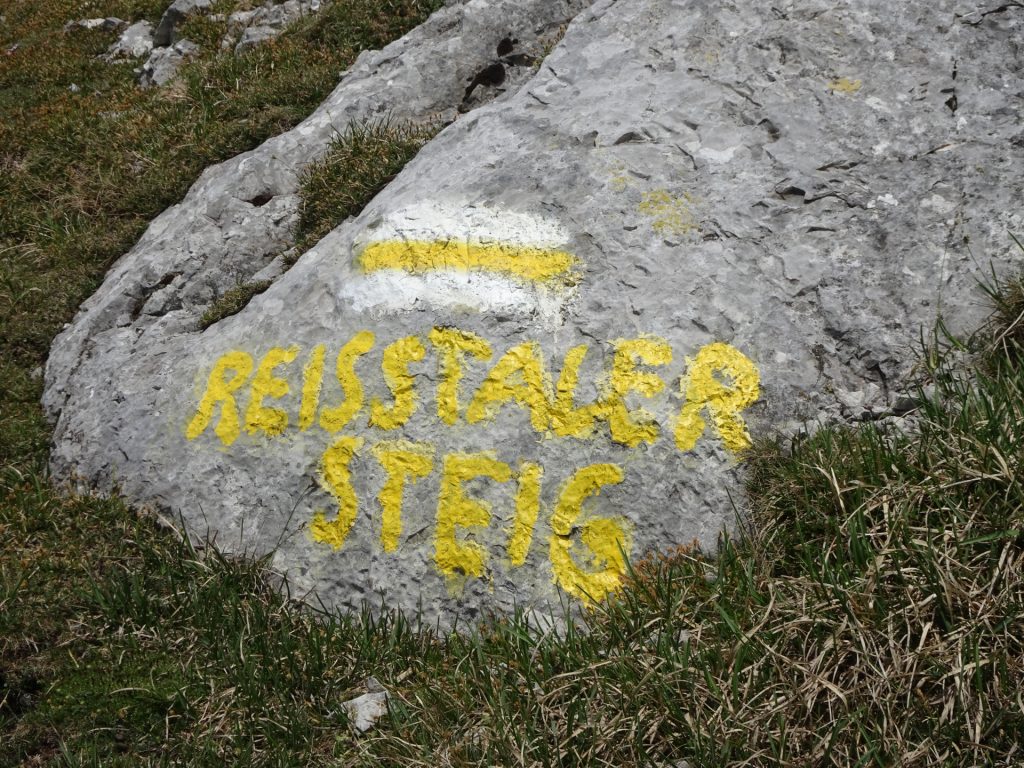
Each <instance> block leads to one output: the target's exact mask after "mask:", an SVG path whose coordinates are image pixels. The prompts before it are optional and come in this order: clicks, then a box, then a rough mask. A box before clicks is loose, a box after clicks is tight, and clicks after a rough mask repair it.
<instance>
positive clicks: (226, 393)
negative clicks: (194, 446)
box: [185, 351, 253, 445]
mask: <svg viewBox="0 0 1024 768" xmlns="http://www.w3.org/2000/svg"><path fill="white" fill-rule="evenodd" d="M252 367H253V361H252V356H251V355H249V354H247V353H245V352H237V351H235V352H227V353H225V354H223V355H221V356H220V358H218V360H217V362H216V363H215V364H214V366H213V370H212V371H210V377H209V378H208V379H207V381H206V391H205V392H203V396H202V398H200V400H199V407H198V408H197V409H196V413H195V415H194V416H193V417H192V419H191V420H190V421H189V423H188V427H186V429H185V437H186V438H188V439H189V440H195V439H196V438H197V437H199V435H201V434H203V432H204V431H206V428H207V427H208V426H209V425H210V422H211V421H212V420H213V411H214V409H215V408H216V407H217V404H218V403H219V404H220V420H219V421H218V422H217V426H215V427H214V428H213V431H214V434H216V435H217V437H219V438H220V441H221V442H222V443H223V444H224V445H231V444H232V443H233V442H235V440H237V439H238V434H239V432H240V425H239V421H238V405H237V403H235V396H234V393H235V392H236V391H237V390H238V389H240V388H241V387H242V385H243V384H245V382H246V381H248V379H249V375H250V374H251V373H252ZM228 371H232V372H233V373H232V376H231V378H230V379H225V378H224V374H226V373H227V372H228Z"/></svg>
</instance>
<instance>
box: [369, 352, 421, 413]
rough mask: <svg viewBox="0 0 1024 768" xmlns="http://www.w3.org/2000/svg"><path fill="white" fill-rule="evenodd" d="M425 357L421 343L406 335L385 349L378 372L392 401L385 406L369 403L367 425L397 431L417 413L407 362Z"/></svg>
mask: <svg viewBox="0 0 1024 768" xmlns="http://www.w3.org/2000/svg"><path fill="white" fill-rule="evenodd" d="M426 354H427V350H426V349H424V347H423V342H421V341H420V340H419V337H417V336H406V337H405V338H404V339H399V340H398V341H396V342H393V343H392V344H389V345H388V347H387V348H386V349H385V350H384V359H383V360H382V361H381V365H380V367H381V370H382V371H384V380H385V381H386V382H387V384H388V389H390V390H391V395H392V397H394V399H395V402H394V405H392V406H390V407H389V406H385V405H384V403H382V402H381V401H380V400H379V399H377V398H376V397H375V398H373V401H372V402H371V403H370V425H371V426H374V427H380V428H381V429H398V428H399V427H401V426H402V425H404V424H405V422H407V421H408V420H409V418H410V417H411V416H412V415H413V413H415V411H416V390H415V389H414V388H413V383H414V379H413V377H412V375H411V374H410V373H409V363H414V362H419V361H420V360H422V359H423V357H424V355H426Z"/></svg>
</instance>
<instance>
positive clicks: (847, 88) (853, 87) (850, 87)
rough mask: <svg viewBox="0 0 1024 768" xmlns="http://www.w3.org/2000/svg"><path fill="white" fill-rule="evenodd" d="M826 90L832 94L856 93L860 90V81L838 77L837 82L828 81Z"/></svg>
mask: <svg viewBox="0 0 1024 768" xmlns="http://www.w3.org/2000/svg"><path fill="white" fill-rule="evenodd" d="M828 88H829V90H830V91H832V92H833V93H856V92H857V91H859V90H860V89H861V81H860V80H851V79H850V78H848V77H840V78H839V79H838V80H830V81H829V84H828Z"/></svg>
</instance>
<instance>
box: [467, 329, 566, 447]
mask: <svg viewBox="0 0 1024 768" xmlns="http://www.w3.org/2000/svg"><path fill="white" fill-rule="evenodd" d="M548 389H549V384H548V382H547V381H546V374H545V370H544V360H543V358H542V356H541V351H540V347H539V346H538V344H537V342H535V341H527V342H524V343H523V344H517V345H516V346H514V347H512V348H511V349H510V350H509V351H508V352H506V353H505V354H504V355H502V356H501V359H499V360H498V362H497V363H495V365H494V368H492V369H491V372H490V373H488V374H487V378H486V379H484V382H483V383H482V384H481V385H480V388H479V389H478V390H477V392H476V395H475V396H474V397H473V402H471V403H470V404H469V408H467V409H466V421H467V422H469V423H470V424H475V423H476V422H478V421H482V420H484V419H485V418H492V417H493V416H494V414H495V413H496V411H497V408H496V406H497V407H500V406H501V405H502V404H504V403H506V402H509V401H514V402H517V403H519V405H521V406H523V407H525V408H528V409H529V410H530V424H531V425H532V426H533V428H534V429H535V430H536V431H538V432H543V431H545V430H546V429H547V428H548V418H549V415H548V407H549V398H548V395H547V390H548Z"/></svg>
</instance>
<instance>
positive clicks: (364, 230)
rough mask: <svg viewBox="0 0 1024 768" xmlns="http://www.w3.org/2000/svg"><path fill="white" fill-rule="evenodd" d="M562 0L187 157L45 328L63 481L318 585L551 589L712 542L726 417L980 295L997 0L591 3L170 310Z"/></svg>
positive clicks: (724, 476)
mask: <svg viewBox="0 0 1024 768" xmlns="http://www.w3.org/2000/svg"><path fill="white" fill-rule="evenodd" d="M570 11H571V9H569V8H565V7H558V8H555V7H554V5H553V4H551V3H547V2H538V3H534V4H529V3H519V2H511V0H510V1H509V2H505V3H499V2H485V1H484V0H473V1H472V2H469V3H466V4H464V5H458V4H456V5H453V6H451V7H448V8H446V9H444V10H443V11H442V12H440V13H439V14H437V15H435V17H433V18H432V19H431V20H430V21H429V22H428V23H427V24H426V25H424V27H422V28H420V29H419V30H416V31H415V32H413V33H412V34H411V35H409V36H408V37H407V38H405V39H404V40H402V41H399V42H398V43H396V44H394V45H392V46H389V47H388V48H387V49H385V50H384V51H383V52H381V53H378V54H372V55H367V56H364V57H361V59H360V61H359V62H358V63H357V65H356V66H355V67H354V68H353V70H352V71H351V72H350V73H349V74H348V75H347V76H346V78H345V80H344V81H343V82H342V84H341V85H340V86H339V88H338V89H337V90H336V91H335V93H334V94H332V96H331V98H330V99H329V100H328V102H327V103H325V105H324V106H323V107H322V108H321V109H320V110H318V111H317V113H316V114H314V115H313V116H312V117H311V118H310V119H309V120H308V121H306V122H305V123H304V124H302V125H301V126H299V127H298V128H296V129H295V130H294V131H292V132H290V133H288V134H286V135H284V136H281V137H278V138H276V139H273V140H271V141H269V142H267V144H265V145H264V146H263V147H261V148H260V149H258V150H256V151H255V152H252V153H247V154H246V155H243V156H240V157H239V158H236V159H235V160H232V161H230V162H228V163H225V164H223V165H221V166H218V167H216V168H214V169H211V170H209V171H207V172H206V173H205V174H204V175H203V177H202V178H201V179H200V180H199V181H198V182H197V184H196V186H195V187H194V188H193V189H192V191H190V193H189V194H188V196H187V197H186V199H185V200H184V201H183V202H182V203H181V204H180V205H179V206H175V207H174V208H172V209H170V210H169V211H167V212H166V213H164V214H163V215H161V216H160V217H159V218H158V219H157V220H155V221H154V222H153V224H152V226H151V227H150V229H149V231H148V232H147V233H146V234H145V235H144V236H143V238H142V240H141V241H140V242H139V244H138V245H137V246H136V247H135V248H134V249H133V250H132V251H131V252H130V253H128V254H127V255H126V256H125V257H124V258H123V259H122V260H121V261H119V262H118V264H116V265H115V267H114V268H113V269H112V270H111V273H110V274H109V275H108V277H107V279H106V281H105V282H104V285H103V286H102V287H101V288H100V290H99V291H98V292H97V293H96V295H94V296H93V297H92V298H91V299H90V300H89V301H88V302H86V304H85V305H84V306H83V308H82V311H81V312H80V314H79V315H78V317H77V318H76V319H75V322H74V323H73V324H72V325H70V326H69V327H68V328H67V329H66V330H65V331H64V333H62V334H61V336H60V337H59V338H58V339H57V340H56V342H55V344H54V347H53V352H52V355H51V358H50V361H49V365H48V368H47V372H46V376H47V388H46V394H45V406H46V408H47V410H48V412H49V413H50V414H51V416H52V417H53V418H55V419H56V422H57V423H56V430H55V438H54V439H55V447H54V451H53V454H52V467H53V472H54V475H55V477H57V478H59V479H77V481H78V482H79V483H80V484H81V485H84V486H89V487H100V488H103V489H109V488H112V487H118V488H120V489H121V491H122V492H123V493H124V494H125V495H126V496H127V497H128V498H129V499H131V500H132V501H136V502H140V503H146V504H150V505H153V506H155V507H157V508H159V509H161V510H162V511H164V512H168V511H169V512H171V513H173V514H175V515H180V516H181V517H182V518H183V519H184V520H185V522H186V524H187V526H188V527H189V529H190V530H191V531H192V532H193V534H195V535H197V536H200V537H202V536H210V537H213V538H214V539H215V541H216V543H217V544H218V545H219V546H221V547H222V548H224V549H227V550H231V551H244V552H248V553H264V552H267V551H271V550H272V551H274V553H275V554H274V564H275V567H276V568H278V569H279V570H280V571H282V572H283V573H284V574H285V575H286V577H287V578H288V579H289V580H290V582H291V584H292V590H293V593H295V592H298V593H302V592H305V591H307V590H308V591H315V592H316V594H317V595H318V597H319V599H322V600H323V601H324V602H325V603H326V604H327V605H334V606H354V605H357V604H358V603H359V602H360V601H364V600H367V601H371V602H375V603H377V602H381V601H383V602H384V603H385V604H388V605H393V606H397V607H400V608H403V609H407V610H415V609H416V608H417V607H420V606H421V607H422V608H423V609H424V610H425V613H426V615H427V618H428V619H434V618H438V619H441V620H442V621H450V620H451V619H452V618H453V617H454V616H456V615H462V616H464V617H471V616H473V615H475V614H476V613H477V612H478V611H479V610H480V609H482V608H497V609H500V610H509V609H511V608H512V607H513V606H514V605H518V606H521V607H524V608H526V609H531V610H537V611H540V612H545V611H551V610H555V611H557V610H558V608H557V605H558V603H559V602H560V601H561V600H563V599H564V597H565V595H569V596H571V597H572V598H581V599H585V597H586V595H587V594H590V595H592V596H600V595H602V594H604V593H606V592H607V591H608V590H609V589H612V588H614V586H615V585H616V584H617V583H618V581H619V579H620V578H621V575H622V569H623V564H622V552H623V551H624V552H625V553H627V554H629V555H631V556H633V557H639V556H640V555H642V554H644V553H646V552H650V551H656V550H664V549H667V548H671V547H675V546H680V545H688V544H690V543H692V542H693V541H694V540H696V541H698V542H699V543H701V544H703V545H704V546H707V547H711V546H713V544H714V542H715V538H716V536H717V535H718V533H719V531H720V530H721V528H722V527H723V526H728V525H729V524H730V523H731V522H732V521H733V519H734V514H735V510H736V508H737V505H740V504H741V503H742V486H741V477H742V471H741V470H742V464H741V458H742V450H743V448H744V447H745V446H746V445H747V444H748V441H749V439H750V435H751V434H755V435H756V434H771V433H773V432H776V431H792V430H796V429H799V428H801V427H802V426H803V425H804V424H805V423H806V422H808V421H813V420H815V419H816V418H820V417H822V416H830V415H834V414H839V413H841V412H842V409H845V408H851V407H856V408H863V407H865V404H866V402H867V400H868V399H873V400H877V401H878V402H879V403H881V404H884V403H885V402H887V401H893V400H894V399H895V398H896V396H897V394H898V392H897V389H898V386H899V384H898V382H899V381H900V379H901V377H902V376H903V375H904V374H905V373H906V372H907V371H908V368H909V366H910V365H911V363H912V362H913V360H912V357H911V352H910V351H911V350H912V349H913V348H914V345H915V343H916V341H917V339H918V337H919V333H920V329H921V327H922V325H923V326H928V325H930V324H931V323H932V322H933V321H934V320H935V318H936V316H937V315H938V314H939V313H941V314H943V315H944V316H945V318H946V319H947V321H949V322H950V323H951V324H952V325H953V326H961V327H969V326H970V325H972V324H973V323H975V322H976V321H977V320H978V319H979V318H980V316H981V314H982V312H983V309H982V307H981V303H980V302H979V300H978V299H979V291H978V289H977V288H976V286H975V283H974V278H975V275H976V274H977V273H978V272H979V271H981V270H984V269H985V268H986V267H987V263H988V259H995V260H996V262H997V263H998V264H999V265H1000V269H1006V268H1007V266H1008V264H1009V261H1010V259H1011V258H1012V255H1011V254H1012V251H1011V249H1010V247H1009V242H1008V237H1007V233H1008V232H1012V231H1019V230H1020V227H1021V224H1022V220H1021V213H1020V212H1021V210H1022V207H1021V202H1022V200H1021V190H1022V189H1024V166H1022V164H1021V163H1020V161H1019V153H1020V151H1021V146H1022V144H1024V129H1022V127H1021V124H1020V113H1019V109H1020V99H1021V96H1022V93H1024V79H1022V77H1021V72H1024V68H1022V64H1024V61H1022V57H1024V54H1022V49H1021V48H1020V46H1019V45H1018V42H1017V41H1018V40H1019V39H1020V34H1021V31H1022V26H1024V11H1021V10H1019V9H1016V8H1012V7H996V6H989V5H985V4H978V3H968V2H954V1H953V0H938V1H936V0H930V1H929V2H923V0H908V2H905V3H901V4H900V5H899V7H898V8H896V7H893V6H892V5H891V4H889V3H885V2H881V0H871V1H865V2H862V3H858V4H849V5H838V6H837V5H836V4H835V3H826V2H822V1H820V0H791V1H790V2H767V0H765V1H764V2H751V3H742V4H738V3H733V2H728V1H727V0H718V1H717V2H711V1H710V0H707V1H705V2H700V1H698V0H690V1H688V2H682V1H677V2H669V0H636V1H635V2H628V3H627V2H608V1H607V0H602V1H601V2H598V3H596V4H595V5H594V6H592V7H591V8H590V9H589V10H586V11H583V12H582V13H581V14H580V15H579V16H578V17H577V18H576V20H575V21H574V22H573V23H572V24H571V25H570V27H569V29H568V31H567V34H566V36H565V39H564V41H563V42H562V43H561V44H560V45H558V46H557V47H556V48H555V49H554V51H553V52H552V53H551V55H550V57H549V58H548V59H547V60H546V61H545V62H544V64H543V65H542V66H541V67H540V69H539V71H537V73H536V75H535V76H533V77H532V79H529V80H528V81H527V82H526V83H525V84H524V85H522V86H521V87H518V88H517V87H516V82H517V81H515V80H514V79H512V80H510V81H509V82H508V83H504V82H503V83H500V84H499V83H493V84H491V85H488V86H487V87H488V88H491V89H492V90H494V91H495V92H499V91H501V90H502V89H503V88H504V89H505V93H504V94H503V95H500V96H499V98H497V99H496V100H495V101H493V102H492V103H490V104H488V105H486V106H482V107H480V108H478V109H476V110H474V111H472V112H470V113H469V114H468V115H466V116H464V117H462V118H460V119H459V120H457V121H456V122H455V123H454V124H453V125H451V126H450V127H448V128H447V129H446V130H444V131H443V132H442V133H441V134H440V135H439V136H438V137H437V138H436V139H435V140H434V141H433V142H431V143H430V144H428V145H427V146H426V147H425V148H424V149H423V150H422V151H421V153H420V154H419V156H418V157H417V158H416V159H415V160H414V161H413V162H412V163H410V165H409V166H408V167H407V168H406V169H405V171H404V172H403V173H402V174H400V175H399V176H398V177H397V178H396V179H395V180H394V181H393V182H392V183H391V184H390V185H389V186H388V187H387V188H386V189H385V190H384V191H383V192H382V193H381V194H380V195H379V196H378V197H377V198H376V199H375V200H374V201H373V202H372V203H371V204H370V205H369V206H368V207H367V208H366V210H365V211H364V212H363V213H362V214H361V215H360V216H358V217H356V218H354V219H351V220H349V221H347V222H345V223H343V224H342V225H341V226H339V227H338V228H337V229H335V230H334V231H333V232H332V233H330V234H329V235H328V236H327V237H326V238H324V239H323V240H322V241H321V242H320V243H319V244H318V245H317V246H316V247H314V248H313V249H312V250H310V251H309V252H307V253H305V254H304V255H302V257H301V258H300V259H299V261H298V263H297V264H296V265H295V266H294V267H293V268H292V269H291V270H289V271H288V272H287V273H285V274H284V275H282V276H281V277H280V278H278V279H277V281H276V282H275V283H274V285H273V286H272V287H271V288H270V289H269V290H267V291H266V292H265V293H263V294H261V295H260V296H257V297H256V298H255V299H253V301H252V302H251V303H250V304H249V306H248V307H247V308H246V309H245V310H244V311H243V312H241V313H240V314H238V315H236V316H234V317H230V318H227V319H225V320H223V321H221V322H219V323H217V324H215V325H214V326H212V327H211V328H209V329H208V330H206V331H205V332H203V333H199V332H197V331H196V321H197V319H198V317H199V316H200V315H201V314H202V312H203V311H204V309H205V308H206V307H207V305H208V304H209V302H210V301H211V300H212V299H213V298H214V297H215V296H216V295H218V294H219V293H221V292H223V291H224V290H226V289H227V288H229V287H231V286H233V285H235V284H237V283H238V282H240V281H244V280H246V279H250V278H251V276H252V275H254V274H256V273H257V272H259V271H260V270H262V269H265V268H266V267H267V265H268V264H270V263H271V262H272V261H273V260H274V257H275V255H276V254H278V253H280V252H281V251H282V250H284V249H285V248H287V247H289V246H290V244H291V238H290V235H289V231H290V229H291V227H292V225H293V223H294V221H295V210H296V196H295V189H296V181H295V179H296V174H297V173H298V172H299V170H300V169H301V168H302V167H303V166H304V165H305V164H306V163H307V162H309V161H310V160H311V159H313V158H314V157H316V156H317V155H318V154H319V153H320V152H321V151H322V150H323V148H324V146H325V143H326V142H327V141H328V139H329V136H330V135H331V132H332V131H334V130H338V129H340V128H342V127H344V125H345V124H347V123H348V122H349V121H351V120H358V119H361V118H364V117H367V116H371V115H374V114H381V113H383V112H385V111H386V110H387V109H388V108H389V107H390V108H392V109H395V110H397V111H398V113H399V117H417V116H423V115H428V114H431V113H436V112H445V113H448V112H454V107H455V105H458V104H459V103H460V102H461V100H462V99H463V98H464V95H465V94H464V91H465V88H466V83H467V81H471V80H473V79H474V78H477V77H478V76H479V74H480V72H482V71H483V68H484V67H486V66H487V65H488V64H489V63H493V57H494V45H495V43H496V42H497V40H498V39H500V38H501V37H503V36H504V35H505V34H508V33H511V35H512V36H513V37H516V38H518V39H519V40H520V43H521V44H523V43H524V41H525V44H527V45H528V44H529V43H530V41H531V40H532V39H533V34H534V30H536V29H538V28H543V27H545V26H547V25H549V24H557V23H558V21H559V19H558V18H557V17H558V16H559V14H561V15H567V14H568V13H569V12H570ZM851 403H852V405H851Z"/></svg>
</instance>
